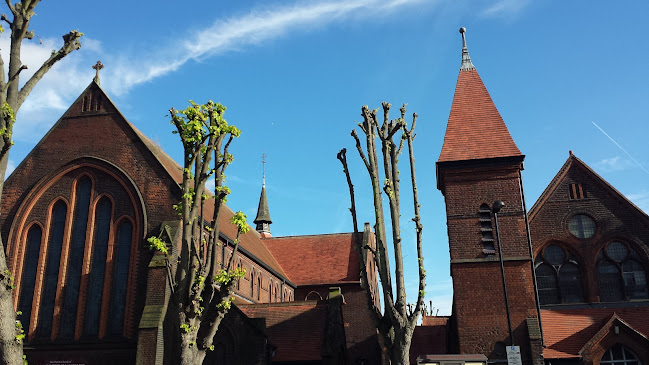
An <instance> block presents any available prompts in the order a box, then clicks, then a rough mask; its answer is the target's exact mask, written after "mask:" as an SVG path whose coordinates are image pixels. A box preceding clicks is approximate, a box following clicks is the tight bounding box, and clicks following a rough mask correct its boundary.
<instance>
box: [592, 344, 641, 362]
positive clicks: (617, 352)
mask: <svg viewBox="0 0 649 365" xmlns="http://www.w3.org/2000/svg"><path fill="white" fill-rule="evenodd" d="M599 363H600V364H602V365H642V363H641V362H640V360H638V357H637V356H635V354H634V353H633V352H631V350H629V349H628V348H626V347H624V346H622V345H620V344H619V343H617V344H615V345H613V347H611V348H610V349H608V351H606V352H605V353H604V356H602V360H601V361H600V362H599Z"/></svg>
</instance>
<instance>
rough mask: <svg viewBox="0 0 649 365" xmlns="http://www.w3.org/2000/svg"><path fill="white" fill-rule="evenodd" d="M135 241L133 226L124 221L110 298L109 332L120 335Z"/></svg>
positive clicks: (119, 228)
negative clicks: (132, 248) (132, 242)
mask: <svg viewBox="0 0 649 365" xmlns="http://www.w3.org/2000/svg"><path fill="white" fill-rule="evenodd" d="M132 240H133V224H132V223H131V222H130V221H129V220H127V219H124V220H122V222H120V224H119V226H118V229H117V252H116V253H115V254H114V257H115V268H114V274H113V288H112V290H111V298H110V316H109V323H108V332H109V333H110V334H112V335H119V334H121V333H122V331H123V326H124V311H125V305H126V285H127V283H128V267H129V262H130V256H131V241H132Z"/></svg>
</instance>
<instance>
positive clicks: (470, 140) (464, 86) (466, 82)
mask: <svg viewBox="0 0 649 365" xmlns="http://www.w3.org/2000/svg"><path fill="white" fill-rule="evenodd" d="M510 156H521V151H520V150H519V149H518V147H516V144H515V143H514V140H513V139H512V136H511V135H510V134H509V131H508V130H507V126H505V122H503V118H502V117H501V116H500V113H498V109H496V106H495V105H494V103H493V101H492V100H491V96H489V92H488V91H487V89H486V88H485V86H484V84H483V83H482V79H480V75H478V71H476V70H475V69H474V70H461V71H460V75H459V76H458V78H457V85H456V87H455V96H454V97H453V105H452V106H451V114H450V115H449V117H448V125H447V126H446V135H445V136H444V144H443V145H442V152H441V154H440V155H439V162H444V161H462V160H474V159H483V158H494V157H510Z"/></svg>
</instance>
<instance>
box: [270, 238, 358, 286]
mask: <svg viewBox="0 0 649 365" xmlns="http://www.w3.org/2000/svg"><path fill="white" fill-rule="evenodd" d="M360 234H361V233H359V235H360ZM352 237H353V233H335V234H323V235H314V236H291V237H273V238H266V239H264V240H263V242H264V243H265V244H266V246H267V247H268V249H269V250H270V252H271V253H272V254H273V256H275V258H276V259H277V261H278V262H279V263H280V265H281V266H282V268H283V269H284V270H285V271H286V273H287V274H288V278H289V279H290V280H291V281H292V282H293V283H294V284H295V285H298V286H299V285H318V284H335V283H341V282H352V281H353V282H358V281H359V280H360V266H359V264H358V253H357V251H356V248H355V242H354V240H353V239H352Z"/></svg>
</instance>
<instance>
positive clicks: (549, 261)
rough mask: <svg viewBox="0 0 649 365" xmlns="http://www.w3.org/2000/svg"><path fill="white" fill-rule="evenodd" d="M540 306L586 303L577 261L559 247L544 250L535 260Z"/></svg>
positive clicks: (554, 246)
mask: <svg viewBox="0 0 649 365" xmlns="http://www.w3.org/2000/svg"><path fill="white" fill-rule="evenodd" d="M534 266H535V272H536V280H537V285H538V291H539V301H540V304H542V305H545V304H559V303H580V302H583V301H584V295H583V290H582V285H581V270H580V268H579V265H578V264H577V261H575V259H574V258H573V257H571V256H570V255H569V254H567V253H566V251H565V250H564V249H563V248H562V247H561V246H559V245H556V244H553V245H550V246H547V247H546V248H544V249H543V250H542V251H541V252H540V253H539V255H538V256H537V257H536V260H535V264H534Z"/></svg>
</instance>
